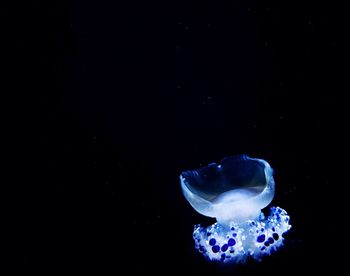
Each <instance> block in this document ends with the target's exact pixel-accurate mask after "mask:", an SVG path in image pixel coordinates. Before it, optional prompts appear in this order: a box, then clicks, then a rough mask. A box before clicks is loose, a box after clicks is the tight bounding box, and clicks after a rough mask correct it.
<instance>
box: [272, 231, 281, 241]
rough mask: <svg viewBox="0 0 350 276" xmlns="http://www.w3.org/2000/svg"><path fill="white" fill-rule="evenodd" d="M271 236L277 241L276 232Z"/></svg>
mask: <svg viewBox="0 0 350 276" xmlns="http://www.w3.org/2000/svg"><path fill="white" fill-rule="evenodd" d="M272 237H273V238H274V239H275V240H276V241H277V240H278V238H279V236H278V234H277V233H273V235H272Z"/></svg>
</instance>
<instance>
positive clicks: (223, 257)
mask: <svg viewBox="0 0 350 276" xmlns="http://www.w3.org/2000/svg"><path fill="white" fill-rule="evenodd" d="M225 257H226V255H225V253H224V254H221V261H224V260H225Z"/></svg>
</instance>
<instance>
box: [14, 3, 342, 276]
mask: <svg viewBox="0 0 350 276" xmlns="http://www.w3.org/2000/svg"><path fill="white" fill-rule="evenodd" d="M138 2H140V3H138ZM138 2H130V3H128V4H125V3H119V1H98V2H96V1H55V2H51V3H50V4H47V3H46V4H44V3H40V4H38V6H36V7H35V9H36V13H35V15H36V16H33V20H34V23H33V27H35V28H33V32H34V34H33V36H34V35H35V39H36V40H37V41H36V42H37V44H33V45H35V46H33V45H31V46H28V47H32V48H33V50H35V51H36V52H37V53H38V56H39V61H40V65H38V69H37V70H36V69H35V70H36V71H34V72H33V74H34V73H37V72H40V76H42V77H41V80H40V83H39V87H40V89H41V88H42V90H43V91H44V93H43V97H42V99H41V104H42V107H43V108H42V110H43V111H42V113H41V116H40V117H41V118H42V119H43V120H44V121H45V122H44V124H43V126H42V128H41V130H40V132H39V134H40V144H41V148H40V149H42V150H40V152H39V153H38V154H39V155H40V158H39V159H40V161H39V164H40V168H41V169H40V176H38V178H40V181H41V180H42V182H43V184H44V185H45V186H44V187H45V188H41V189H40V190H39V192H38V194H36V196H38V197H39V198H40V200H39V201H35V200H33V201H32V202H31V203H30V204H29V205H28V209H27V211H25V212H27V213H25V215H26V216H25V225H26V227H25V229H26V230H25V235H24V236H23V237H24V242H23V249H21V251H20V254H21V263H23V264H24V266H25V268H27V269H36V270H44V271H46V272H47V274H51V273H53V272H57V271H60V272H62V271H84V272H87V271H90V272H91V271H96V273H99V274H102V275H103V274H105V272H107V271H108V272H110V273H114V274H116V273H121V271H123V269H124V268H127V269H128V270H129V273H148V272H149V273H152V272H155V273H156V272H161V273H164V274H168V273H171V272H175V273H182V274H184V273H185V272H187V271H189V272H190V273H191V274H195V275H199V274H201V273H210V274H213V275H219V274H220V273H228V274H232V275H233V274H235V275H237V274H238V275H250V274H257V273H259V274H262V275H265V274H266V275H280V274H281V273H284V272H286V273H293V274H296V273H300V272H301V271H311V272H312V271H315V270H317V268H331V269H332V270H334V271H336V270H337V269H338V268H339V267H340V266H338V265H339V264H343V262H342V253H340V252H339V249H340V248H342V247H343V245H342V244H343V240H344V238H345V234H343V232H344V230H342V229H343V228H342V227H343V226H342V222H341V220H340V218H341V210H342V208H345V207H343V202H342V201H341V200H339V197H340V195H339V190H342V191H344V192H343V193H342V194H343V195H344V193H345V190H344V189H339V188H337V187H339V185H344V184H341V183H343V182H344V181H341V180H342V179H341V177H340V171H341V169H340V168H341V161H340V160H339V159H338V158H339V156H340V153H341V152H342V150H343V147H342V146H341V145H342V143H341V142H342V141H343V139H344V136H343V131H344V129H345V128H346V127H345V126H344V125H343V123H342V118H343V116H344V115H343V112H344V110H343V109H342V108H341V107H340V106H341V103H342V101H343V99H342V96H341V95H342V93H343V92H342V90H343V86H342V85H343V83H344V76H345V74H344V71H343V70H342V68H341V64H342V59H343V56H342V52H341V47H343V46H342V42H341V41H342V37H343V36H344V34H343V32H342V30H341V27H342V20H343V17H342V16H341V10H342V9H341V8H340V7H338V6H337V5H336V3H335V2H332V3H328V4H327V5H326V4H320V3H319V2H318V1H309V2H307V3H305V1H299V2H298V1H265V2H262V1H222V2H221V1H182V2H184V3H181V2H175V3H164V2H165V1H163V3H161V4H159V3H157V4H156V3H149V2H148V1H138ZM32 62H33V63H34V62H38V59H36V58H32ZM33 70H34V69H33ZM244 153H245V154H248V155H249V156H252V157H259V158H263V159H265V160H267V161H268V162H269V163H270V164H271V166H272V167H273V168H274V170H275V181H276V196H275V198H274V201H273V202H272V205H276V206H280V207H282V208H284V209H286V210H287V211H288V213H289V214H290V216H291V224H292V225H293V228H292V230H291V231H290V233H289V235H288V237H287V240H286V241H287V242H286V247H284V249H283V250H281V251H279V252H278V253H276V254H274V255H273V256H271V257H268V258H266V259H265V260H263V261H262V262H261V263H257V262H253V261H251V262H249V263H248V264H247V265H245V266H237V267H219V266H217V265H215V264H209V263H207V262H205V261H204V260H203V259H202V256H200V255H198V254H197V253H196V252H195V250H194V247H193V241H192V237H191V235H192V230H193V225H194V224H197V223H201V224H210V223H213V220H211V219H209V218H205V217H203V216H201V215H199V214H197V213H196V212H195V211H194V210H193V209H192V208H191V207H190V206H189V204H188V202H187V201H186V200H185V198H184V197H183V195H182V193H181V190H180V185H179V179H178V177H179V174H180V173H181V172H182V171H184V170H189V169H196V168H198V167H200V166H203V165H206V164H209V163H211V162H219V161H220V160H221V159H222V158H224V157H225V156H230V155H235V154H244ZM28 185H29V188H27V190H31V188H30V187H31V185H34V184H28ZM341 187H342V186H341ZM27 190H26V191H27ZM31 206H33V208H31Z"/></svg>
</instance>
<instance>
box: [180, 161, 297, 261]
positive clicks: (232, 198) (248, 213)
mask: <svg viewBox="0 0 350 276" xmlns="http://www.w3.org/2000/svg"><path fill="white" fill-rule="evenodd" d="M180 184H181V188H182V191H183V194H184V196H185V198H186V199H187V201H188V202H189V203H190V205H191V206H192V207H193V209H195V210H196V211H197V212H198V213H200V214H202V215H204V216H207V217H212V218H215V219H216V223H214V224H213V225H210V226H207V227H203V226H201V225H200V224H197V225H195V226H194V232H193V239H194V242H195V248H196V249H197V250H198V251H199V252H200V253H201V254H202V255H204V257H205V258H206V259H207V260H209V261H217V262H220V263H244V262H245V261H246V260H247V258H248V257H252V258H253V259H256V260H262V257H263V256H265V255H270V254H272V253H273V252H275V251H277V249H278V248H279V247H281V246H282V245H283V240H284V234H285V233H286V232H288V230H289V229H290V228H291V225H290V223H289V220H290V217H289V215H288V214H287V212H286V211H285V210H283V209H282V208H280V207H271V208H270V213H269V215H268V216H267V217H265V215H264V213H263V212H262V209H263V208H265V207H266V206H268V205H269V204H270V203H271V201H272V199H273V197H274V194H275V181H274V178H273V169H272V168H271V166H270V165H269V163H268V162H266V161H265V160H263V159H258V158H250V157H249V156H247V155H237V156H231V157H226V158H224V159H223V160H222V161H221V164H216V163H211V164H209V165H207V166H205V167H203V168H200V169H198V170H189V171H185V172H182V173H181V175H180Z"/></svg>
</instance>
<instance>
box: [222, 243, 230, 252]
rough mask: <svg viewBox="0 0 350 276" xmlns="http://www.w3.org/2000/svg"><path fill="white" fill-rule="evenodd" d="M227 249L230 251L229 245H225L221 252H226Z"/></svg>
mask: <svg viewBox="0 0 350 276" xmlns="http://www.w3.org/2000/svg"><path fill="white" fill-rule="evenodd" d="M227 249H228V245H227V244H224V245H223V246H222V247H221V251H222V252H225V251H226V250H227Z"/></svg>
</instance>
